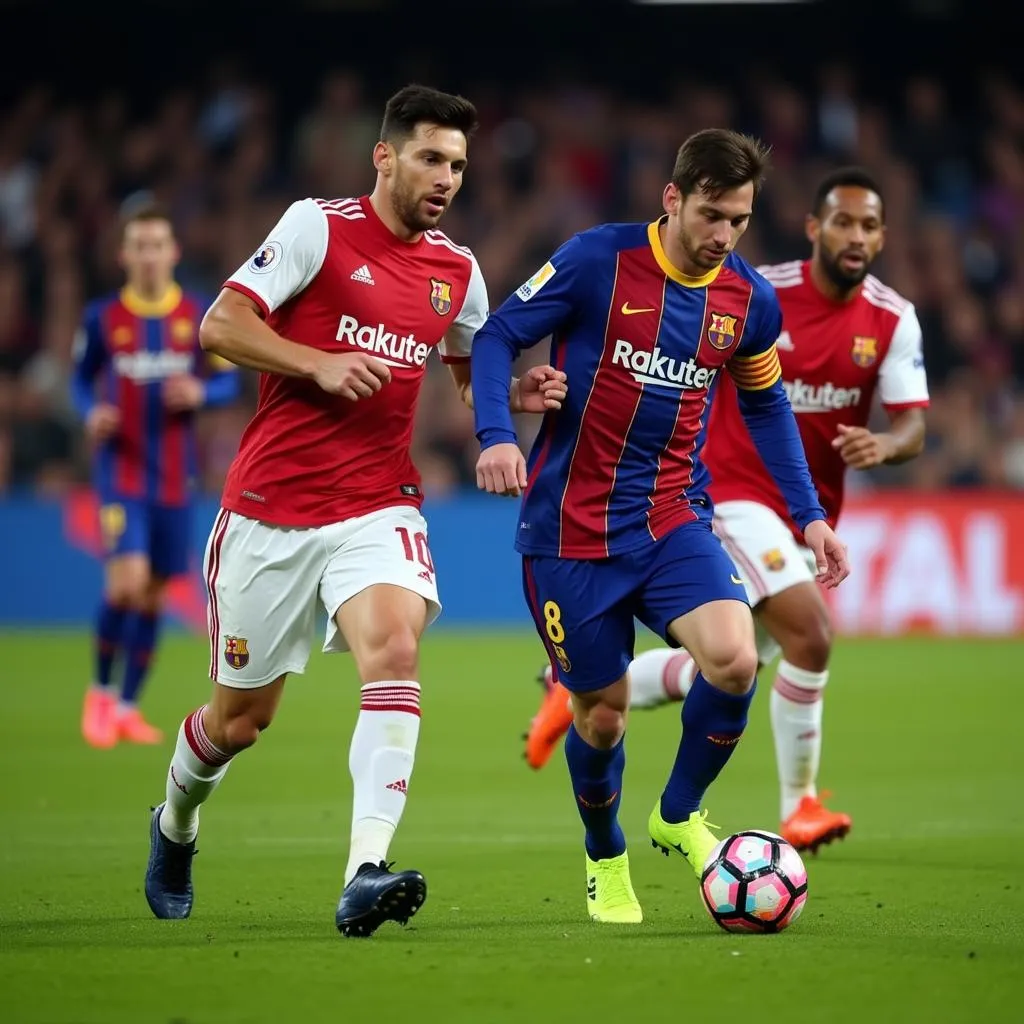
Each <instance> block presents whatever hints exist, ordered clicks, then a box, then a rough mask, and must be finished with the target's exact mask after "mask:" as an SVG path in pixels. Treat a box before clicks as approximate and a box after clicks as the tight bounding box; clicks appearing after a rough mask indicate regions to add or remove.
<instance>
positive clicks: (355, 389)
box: [313, 352, 391, 402]
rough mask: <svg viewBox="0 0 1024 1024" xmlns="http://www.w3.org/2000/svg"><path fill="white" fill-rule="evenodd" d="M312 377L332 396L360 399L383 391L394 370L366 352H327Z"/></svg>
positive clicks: (356, 400)
mask: <svg viewBox="0 0 1024 1024" xmlns="http://www.w3.org/2000/svg"><path fill="white" fill-rule="evenodd" d="M313 380H315V381H316V383H317V384H318V385H319V386H320V387H321V388H323V389H324V391H326V392H327V393H328V394H329V395H341V397H342V398H347V399H348V400H349V401H350V402H358V401H359V399H360V398H370V397H371V396H372V395H375V394H376V393H377V392H378V391H380V389H381V388H382V387H384V385H385V384H387V383H388V382H389V381H390V380H391V370H390V368H389V367H388V364H387V363H384V362H381V360H379V359H375V358H374V357H373V356H368V355H367V354H366V353H365V352H325V353H324V354H323V358H322V359H321V361H320V362H319V363H318V364H317V367H316V369H315V371H314V372H313Z"/></svg>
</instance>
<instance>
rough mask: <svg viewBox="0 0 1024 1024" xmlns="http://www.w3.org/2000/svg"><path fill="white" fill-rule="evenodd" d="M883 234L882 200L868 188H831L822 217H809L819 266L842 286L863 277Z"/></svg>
mask: <svg viewBox="0 0 1024 1024" xmlns="http://www.w3.org/2000/svg"><path fill="white" fill-rule="evenodd" d="M884 238H885V227H884V225H883V222H882V200H881V199H880V198H879V197H878V195H876V194H875V193H874V192H871V191H870V190H868V189H864V188H855V187H853V186H846V187H841V188H835V189H833V190H832V191H831V192H830V193H829V194H828V196H827V197H826V199H825V204H824V208H823V210H822V217H821V218H820V219H819V218H811V240H812V242H814V244H815V246H816V248H817V258H818V261H819V263H820V264H821V268H822V269H823V270H824V271H825V274H826V275H827V276H828V278H829V280H830V281H832V283H833V284H835V285H836V286H837V287H839V288H842V289H851V288H855V287H856V286H857V285H859V284H860V283H861V281H863V280H864V278H865V277H867V274H868V270H869V269H870V267H871V264H872V263H873V262H874V260H875V257H876V256H877V255H878V254H879V252H880V251H881V249H882V244H883V242H884Z"/></svg>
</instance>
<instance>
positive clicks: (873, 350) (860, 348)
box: [850, 335, 878, 366]
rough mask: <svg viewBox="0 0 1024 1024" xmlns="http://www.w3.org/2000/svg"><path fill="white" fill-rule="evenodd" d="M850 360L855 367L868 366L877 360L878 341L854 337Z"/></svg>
mask: <svg viewBox="0 0 1024 1024" xmlns="http://www.w3.org/2000/svg"><path fill="white" fill-rule="evenodd" d="M850 358H851V359H852V360H853V361H854V363H856V364H857V366H870V365H871V364H872V363H873V362H874V361H875V360H876V359H877V358H878V339H877V338H864V337H861V336H859V335H858V336H856V337H854V339H853V348H851V349H850Z"/></svg>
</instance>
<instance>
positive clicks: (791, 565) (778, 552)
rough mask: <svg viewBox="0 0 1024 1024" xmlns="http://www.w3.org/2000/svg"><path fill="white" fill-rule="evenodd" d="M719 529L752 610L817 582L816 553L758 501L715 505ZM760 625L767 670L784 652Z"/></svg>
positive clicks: (759, 638)
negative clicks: (771, 598)
mask: <svg viewBox="0 0 1024 1024" xmlns="http://www.w3.org/2000/svg"><path fill="white" fill-rule="evenodd" d="M713 525H714V530H715V533H716V534H717V535H718V538H719V540H721V542H722V547H724V548H725V550H726V551H727V552H728V553H729V556H730V558H732V560H733V562H734V563H735V565H736V569H737V570H738V572H739V575H740V577H741V578H742V580H743V585H744V586H745V587H746V590H747V600H748V601H749V602H750V607H751V608H754V609H756V608H757V606H758V605H759V604H760V603H761V602H762V601H763V600H764V599H765V598H767V597H772V596H774V595H775V594H781V593H782V591H783V590H789V588H790V587H795V586H796V585H797V584H798V583H808V582H810V583H813V582H814V578H815V572H816V570H817V565H816V564H815V560H814V552H813V551H811V549H810V548H806V547H804V546H803V545H802V544H798V543H797V542H796V540H794V538H793V534H792V533H790V531H789V527H788V526H787V525H786V524H785V523H784V522H783V521H782V520H781V519H780V518H779V517H778V516H777V515H776V514H775V513H774V512H773V511H772V510H771V509H770V508H767V507H766V506H764V505H761V504H759V503H758V502H756V501H723V502H722V503H721V504H720V505H715V518H714V524H713ZM754 621H755V624H756V626H757V657H758V660H759V661H760V662H761V664H762V665H767V664H768V663H769V662H771V661H774V659H775V658H776V657H777V656H778V655H779V653H780V651H781V648H780V647H779V645H778V644H777V643H776V642H775V639H774V638H773V637H772V636H771V635H770V634H769V633H768V631H767V630H766V629H765V628H764V627H763V626H762V625H761V624H760V622H758V621H757V616H756V615H755V616H754Z"/></svg>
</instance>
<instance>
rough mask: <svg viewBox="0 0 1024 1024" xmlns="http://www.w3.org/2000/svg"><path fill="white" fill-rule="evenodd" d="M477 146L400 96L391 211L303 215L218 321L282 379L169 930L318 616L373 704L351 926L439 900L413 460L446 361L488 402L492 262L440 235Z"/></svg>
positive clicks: (430, 573)
mask: <svg viewBox="0 0 1024 1024" xmlns="http://www.w3.org/2000/svg"><path fill="white" fill-rule="evenodd" d="M475 127H476V111H475V109H474V107H473V105H472V104H471V103H469V102H468V101H467V100H465V99H463V98H462V97H460V96H453V95H449V94H447V93H442V92H438V91H437V90H435V89H430V88H427V87H424V86H415V85H414V86H407V87H406V88H404V89H402V90H400V91H399V92H398V93H396V94H395V95H394V96H393V97H392V98H391V99H390V100H389V101H388V103H387V106H386V109H385V113H384V121H383V125H382V127H381V135H380V141H379V142H378V143H377V144H376V146H375V147H374V150H373V164H374V167H375V168H376V171H377V181H376V186H375V188H374V190H373V193H372V194H371V195H368V196H363V197H361V198H358V199H341V200H331V201H325V200H319V199H304V200H302V201H300V202H296V203H294V204H293V205H292V206H291V207H289V209H288V210H287V212H286V213H285V214H284V216H283V217H282V219H281V220H280V221H279V223H278V224H277V225H276V226H275V227H274V228H273V230H272V231H271V232H270V234H269V235H268V237H267V239H266V241H265V242H264V243H263V244H262V245H261V246H260V248H259V249H258V250H257V252H256V254H255V255H254V256H253V257H252V259H251V260H249V262H248V263H247V264H246V265H244V266H243V267H241V268H240V269H239V270H238V271H237V272H236V273H235V274H234V275H232V277H231V278H230V280H228V281H227V282H226V284H225V287H224V289H223V290H222V291H221V293H220V295H219V297H218V298H217V300H216V302H215V303H214V305H213V306H212V307H211V308H210V311H209V312H208V314H207V316H206V317H205V319H204V321H203V324H202V328H201V331H200V339H201V342H202V344H203V346H204V347H205V348H206V349H208V350H209V351H212V352H215V353H216V354H218V355H220V356H223V357H225V358H227V359H229V360H231V361H232V362H234V363H238V364H241V365H244V366H249V367H252V368H254V369H257V370H260V371H261V372H262V376H261V378H260V388H259V403H258V407H257V409H256V413H255V415H254V416H253V419H252V421H251V422H250V423H249V426H248V427H247V428H246V430H245V433H244V434H243V436H242V440H241V444H240V447H239V452H238V455H237V457H236V459H235V461H234V463H233V464H232V466H231V469H230V471H229V473H228V476H227V480H226V482H225V486H224V493H223V497H222V501H221V504H222V508H221V511H220V513H219V515H218V516H217V519H216V522H215V523H214V526H213V530H212V532H211V534H210V539H209V543H208V545H207V552H206V580H207V585H208V588H209V623H210V642H211V645H212V647H211V660H210V676H211V678H212V679H213V683H214V685H213V694H212V697H211V699H210V701H209V703H207V704H206V705H204V706H203V707H201V708H199V709H198V710H197V711H194V712H193V713H192V714H190V715H189V716H188V717H187V718H186V719H185V721H184V722H183V724H182V726H181V729H180V731H179V734H178V741H177V746H176V749H175V752H174V757H173V759H172V761H171V766H170V770H169V773H168V777H167V785H166V794H167V796H166V801H165V803H163V804H161V805H160V806H159V807H158V808H156V809H155V810H154V813H153V817H152V821H151V826H150V857H149V864H148V867H147V871H146V882H145V890H146V898H147V901H148V903H149V906H150V908H151V910H152V911H153V913H154V914H155V915H156V916H157V917H160V918H182V917H187V916H188V915H189V913H190V912H191V908H192V900H193V890H192V881H191V863H192V857H193V855H194V853H195V838H196V834H197V831H198V824H199V823H198V809H199V805H200V804H202V803H203V802H204V801H205V800H206V799H207V797H208V796H209V795H210V793H211V792H212V791H213V789H214V788H215V787H216V786H217V785H218V783H219V782H220V780H221V779H222V778H223V776H224V773H225V771H226V769H227V766H228V764H229V762H230V761H231V759H232V757H233V756H234V755H235V754H237V753H238V752H239V751H241V750H244V749H245V748H246V747H250V746H252V744H254V743H255V742H256V739H257V737H258V736H259V734H260V732H261V731H262V730H263V729H265V728H266V727H267V726H268V725H269V724H270V722H271V721H272V719H273V717H274V713H275V711H276V710H277V705H278V702H279V701H280V699H281V694H282V690H283V688H284V682H285V678H286V677H287V676H288V674H289V673H301V672H302V671H303V670H304V669H305V666H306V662H307V659H308V657H309V650H310V641H311V637H312V633H313V630H314V628H315V625H316V619H317V611H318V604H322V605H323V607H324V609H325V610H326V612H327V615H328V627H327V638H326V642H325V644H324V649H325V650H326V651H346V650H347V651H351V652H352V654H353V656H354V658H355V662H356V667H357V670H358V672H359V675H360V677H361V680H362V684H363V685H362V698H361V703H360V712H359V719H358V721H357V724H356V728H355V733H354V735H353V737H352V743H351V748H350V753H349V766H350V770H351V773H352V779H353V790H354V793H353V815H352V835H351V847H350V853H349V860H348V866H347V869H346V872H345V888H344V891H343V893H342V897H341V900H340V902H339V904H338V909H337V913H336V915H335V923H336V924H337V927H338V929H339V931H341V932H342V934H344V935H352V936H365V935H370V934H372V933H373V932H374V931H375V930H376V929H377V927H378V926H379V925H380V924H381V923H382V922H384V921H387V920H394V921H398V922H401V923H404V922H405V921H406V920H407V919H408V918H409V917H410V916H411V915H412V914H414V913H415V912H416V911H417V910H418V909H419V907H420V906H421V905H422V903H423V900H424V899H425V897H426V883H425V881H424V879H423V876H422V875H421V874H420V873H419V872H418V871H401V872H398V873H394V874H393V873H391V872H390V871H389V869H388V867H387V865H386V860H387V853H388V847H389V845H390V842H391V839H392V836H393V835H394V832H395V828H396V826H397V824H398V821H399V819H400V817H401V815H402V811H403V808H404V806H405V801H406V795H407V791H408V786H409V780H410V777H411V775H412V767H413V759H414V754H415V749H416V741H417V738H418V734H419V723H420V686H419V682H418V664H417V662H418V651H419V640H420V636H421V634H422V633H423V631H424V629H425V628H426V626H427V625H428V624H429V623H430V622H431V621H433V619H434V618H436V616H437V615H438V613H439V611H440V607H441V606H440V601H439V599H438V592H437V583H436V580H435V576H434V565H433V562H432V560H431V556H430V549H429V547H428V543H427V526H426V523H425V522H424V519H423V517H422V516H421V515H420V511H419V508H420V504H421V500H422V496H421V494H420V479H419V475H418V474H417V472H416V468H415V467H414V465H413V463H412V460H411V458H410V454H409V446H410V440H411V435H412V429H413V416H414V412H415V407H416V401H417V397H418V394H419V390H420V385H421V382H422V379H423V374H424V367H425V364H426V360H427V357H428V355H429V354H430V350H431V349H432V348H434V347H437V348H438V349H439V351H440V353H441V357H442V359H444V360H445V361H446V362H448V363H450V364H451V370H452V375H453V377H454V379H455V382H456V384H457V385H458V387H459V388H460V390H461V392H462V395H463V398H464V399H465V400H466V401H467V402H469V403H470V404H471V402H472V396H471V393H470V384H471V381H470V373H469V358H468V357H469V354H470V344H471V341H472V338H473V335H474V333H475V332H476V330H477V328H478V327H479V326H480V325H481V324H482V323H483V321H484V319H485V318H486V315H487V291H486V287H485V285H484V281H483V278H482V276H481V274H480V268H479V266H478V265H477V262H476V260H475V258H474V257H473V255H472V253H471V252H470V251H469V250H468V249H464V248H462V247H461V246H458V245H455V244H454V243H452V242H451V241H450V240H449V239H448V238H447V237H446V236H445V235H444V234H442V233H441V232H440V231H438V230H436V226H437V223H438V221H439V220H440V219H441V216H442V215H443V213H444V212H445V210H446V209H447V207H448V204H449V203H450V202H451V201H452V199H453V198H454V196H455V194H456V193H457V192H458V190H459V188H460V186H461V184H462V177H463V172H464V171H465V167H466V150H467V140H468V137H469V136H470V135H471V134H472V132H473V130H474V128H475ZM564 394H565V385H564V375H563V374H560V373H557V372H556V371H554V370H552V369H551V368H550V367H540V368H537V369H535V370H531V371H530V373H529V374H527V375H526V376H525V377H524V378H523V379H522V380H520V381H518V382H516V383H515V384H514V385H513V387H512V389H511V391H510V404H511V407H512V408H513V409H515V410H517V411H534V412H543V411H544V410H545V409H552V408H554V409H557V408H559V407H560V402H561V396H563V395H564Z"/></svg>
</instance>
